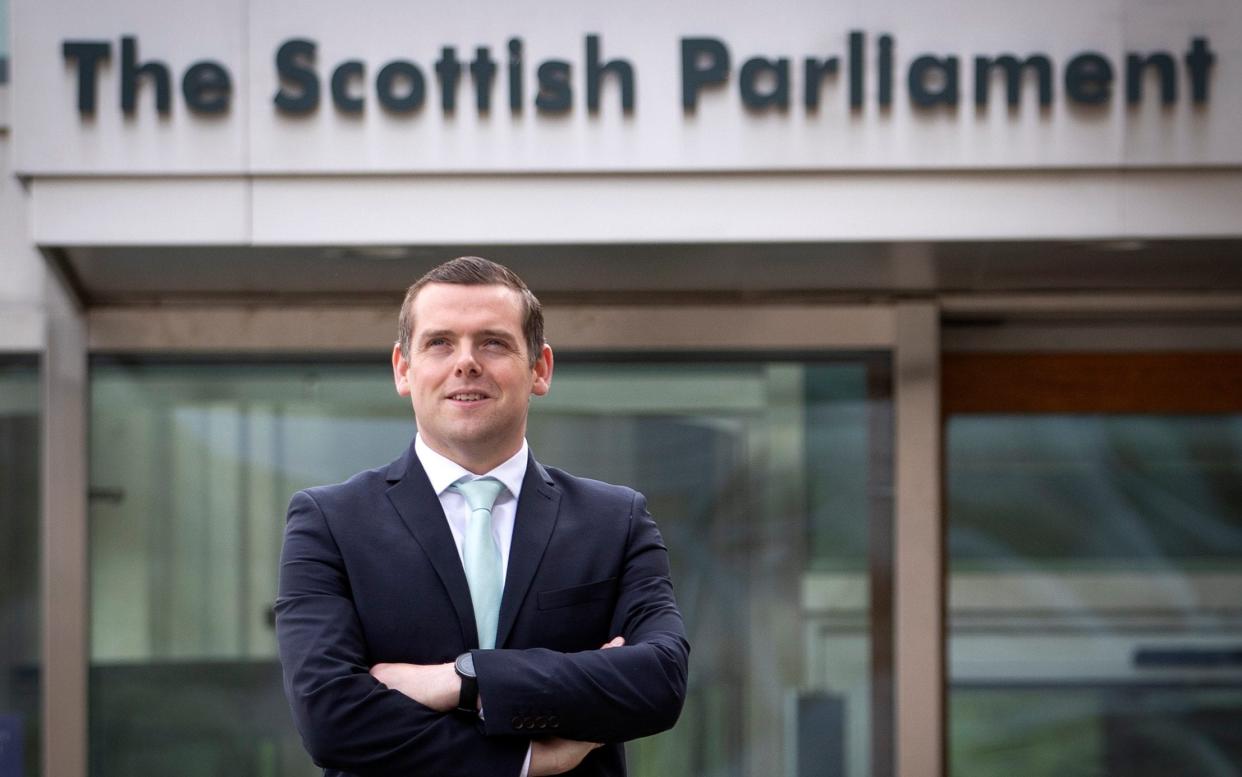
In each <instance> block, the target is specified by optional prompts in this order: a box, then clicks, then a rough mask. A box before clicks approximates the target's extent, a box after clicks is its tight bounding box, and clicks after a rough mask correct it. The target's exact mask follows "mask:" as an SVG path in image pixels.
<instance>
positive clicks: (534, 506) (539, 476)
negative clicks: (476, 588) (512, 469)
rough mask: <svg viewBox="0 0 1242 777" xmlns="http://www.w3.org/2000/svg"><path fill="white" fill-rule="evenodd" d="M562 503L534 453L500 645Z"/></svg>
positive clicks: (512, 549) (516, 525)
mask: <svg viewBox="0 0 1242 777" xmlns="http://www.w3.org/2000/svg"><path fill="white" fill-rule="evenodd" d="M428 488H430V486H429V487H428ZM560 503H561V492H560V491H559V490H558V489H557V488H556V486H554V485H553V484H552V480H551V478H549V477H548V473H547V471H546V470H544V468H543V467H542V466H540V465H539V462H537V461H535V457H534V456H531V457H530V458H529V459H528V460H527V464H526V476H525V478H523V480H522V495H521V496H520V497H519V498H518V504H517V517H516V518H515V519H514V522H513V541H512V543H511V544H510V546H509V569H508V572H506V574H505V589H504V593H503V594H502V596H501V599H500V621H499V623H498V624H497V627H496V647H498V648H500V647H504V646H505V640H506V639H508V637H509V632H510V631H511V630H512V629H513V623H514V621H516V620H517V614H518V610H520V609H521V607H522V601H523V600H524V599H525V598H526V593H527V591H529V590H530V584H531V581H532V580H534V578H535V572H536V571H537V570H538V569H539V562H540V561H542V560H543V553H544V551H545V550H547V547H548V541H549V540H551V538H552V529H553V528H555V526H556V512H557V509H558V508H559V507H560ZM463 577H464V575H463Z"/></svg>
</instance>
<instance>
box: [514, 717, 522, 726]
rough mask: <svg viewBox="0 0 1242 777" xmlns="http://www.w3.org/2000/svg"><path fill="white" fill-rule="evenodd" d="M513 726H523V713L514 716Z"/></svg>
mask: <svg viewBox="0 0 1242 777" xmlns="http://www.w3.org/2000/svg"><path fill="white" fill-rule="evenodd" d="M513 727H514V728H521V727H522V716H521V715H514V716H513Z"/></svg>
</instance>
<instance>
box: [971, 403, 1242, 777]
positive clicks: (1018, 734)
mask: <svg viewBox="0 0 1242 777" xmlns="http://www.w3.org/2000/svg"><path fill="white" fill-rule="evenodd" d="M948 484H949V526H950V528H949V546H950V565H951V567H950V568H951V579H950V596H949V606H950V614H951V638H950V677H951V683H952V690H951V701H950V711H951V720H950V731H951V767H952V768H951V771H952V773H953V774H954V775H957V776H958V777H961V776H963V775H976V774H978V775H983V774H998V773H1003V774H1012V775H1031V776H1032V777H1036V776H1042V775H1062V774H1067V773H1068V774H1126V775H1139V776H1140V777H1143V776H1145V775H1167V774H1178V775H1236V774H1238V772H1237V765H1238V764H1240V763H1242V416H1237V415H1215V416H1176V415H1170V416H1153V415H1101V416H1074V415H1026V416H1005V415H977V416H958V417H954V418H952V419H950V422H949V424H948Z"/></svg>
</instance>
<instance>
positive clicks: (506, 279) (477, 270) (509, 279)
mask: <svg viewBox="0 0 1242 777" xmlns="http://www.w3.org/2000/svg"><path fill="white" fill-rule="evenodd" d="M429 283H453V284H457V285H459V286H492V285H500V286H506V287H508V288H510V289H513V290H514V291H516V292H517V293H518V296H519V297H521V300H522V334H523V336H524V337H525V338H526V352H527V357H529V359H530V363H531V366H532V367H533V366H534V364H535V362H536V361H538V359H539V353H540V352H541V351H542V350H543V343H544V340H543V305H541V304H539V298H538V297H536V296H535V295H534V293H533V292H532V291H531V290H530V289H529V288H528V287H527V286H526V283H525V281H523V280H522V279H521V278H519V277H518V274H517V273H515V272H514V271H513V270H510V269H509V268H508V267H505V266H504V265H503V264H497V263H495V262H493V261H490V260H488V259H484V258H482V257H480V256H459V257H457V258H456V259H450V260H448V261H447V262H445V263H444V264H441V265H439V266H437V267H433V268H432V269H431V270H429V271H428V272H427V274H426V275H424V276H423V277H421V278H419V279H418V280H417V281H415V282H414V285H413V286H410V288H409V289H407V290H406V292H405V301H404V302H402V303H401V316H400V317H399V318H398V322H397V344H398V345H400V346H401V356H402V358H404V359H407V360H408V359H409V358H410V339H411V338H412V337H413V336H414V298H415V297H417V296H418V292H420V291H422V288H423V287H424V286H426V285H427V284H429Z"/></svg>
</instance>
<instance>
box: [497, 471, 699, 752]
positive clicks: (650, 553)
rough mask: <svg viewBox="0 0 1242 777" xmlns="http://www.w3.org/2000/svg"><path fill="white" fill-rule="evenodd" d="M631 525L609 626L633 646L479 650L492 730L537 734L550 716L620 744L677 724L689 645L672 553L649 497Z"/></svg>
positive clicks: (565, 730) (633, 511)
mask: <svg viewBox="0 0 1242 777" xmlns="http://www.w3.org/2000/svg"><path fill="white" fill-rule="evenodd" d="M629 522H630V525H629V532H628V537H627V543H626V545H627V546H626V551H625V558H624V566H623V569H622V571H621V579H620V583H619V586H618V599H617V603H616V607H615V609H614V611H613V619H612V626H611V633H612V634H613V635H618V634H619V635H621V636H623V637H625V642H626V644H625V646H624V647H619V648H610V649H608V650H587V651H583V652H580V653H560V652H556V651H552V650H546V649H543V648H528V649H524V650H482V651H475V653H474V661H475V670H476V671H477V673H478V678H479V693H480V696H481V698H482V700H483V706H484V709H485V710H486V715H487V718H486V722H485V724H484V725H485V728H486V731H487V733H488V734H489V735H498V734H517V735H521V734H526V735H529V734H530V733H531V731H530V728H531V721H532V720H539V719H540V718H542V719H543V720H542V721H540V722H545V723H546V721H548V720H553V721H555V733H556V735H558V736H562V737H567V738H570V739H579V740H584V741H589V742H617V741H624V740H628V739H636V738H638V737H643V736H648V735H650V734H655V733H658V732H660V731H664V730H667V729H669V728H671V727H672V726H673V724H674V723H675V722H676V721H677V717H678V715H679V714H680V713H681V708H682V704H683V702H684V700H685V694H686V671H687V661H688V656H689V650H690V646H689V643H688V642H687V640H686V634H685V626H684V624H683V623H682V619H681V613H680V612H678V610H677V603H676V601H675V600H674V598H673V586H672V582H671V580H670V578H669V567H668V551H667V550H666V548H665V546H664V542H663V540H662V539H661V537H660V531H659V529H658V528H657V527H656V524H655V522H654V521H653V520H652V518H651V514H650V513H648V512H647V506H646V500H645V498H644V497H643V496H642V495H641V494H635V495H634V498H633V502H632V503H631V506H630V515H629ZM536 725H537V724H536ZM540 733H542V732H540Z"/></svg>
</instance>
